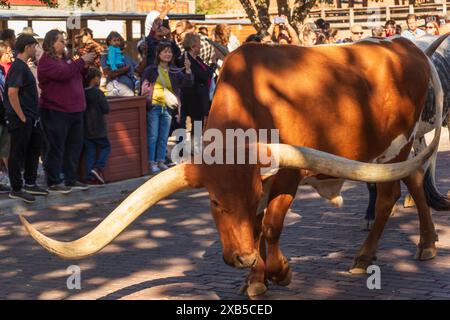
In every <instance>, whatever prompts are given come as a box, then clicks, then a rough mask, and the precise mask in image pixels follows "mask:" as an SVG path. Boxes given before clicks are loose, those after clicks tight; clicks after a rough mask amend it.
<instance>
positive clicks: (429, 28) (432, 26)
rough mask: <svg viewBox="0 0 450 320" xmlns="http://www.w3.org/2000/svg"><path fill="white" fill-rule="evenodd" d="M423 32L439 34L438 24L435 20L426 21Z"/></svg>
mask: <svg viewBox="0 0 450 320" xmlns="http://www.w3.org/2000/svg"><path fill="white" fill-rule="evenodd" d="M425 32H426V33H427V34H431V35H434V36H438V35H439V26H438V24H437V23H436V21H428V22H427V25H426V27H425Z"/></svg>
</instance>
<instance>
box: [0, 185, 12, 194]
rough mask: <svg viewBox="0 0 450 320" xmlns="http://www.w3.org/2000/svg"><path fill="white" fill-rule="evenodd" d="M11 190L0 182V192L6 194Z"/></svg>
mask: <svg viewBox="0 0 450 320" xmlns="http://www.w3.org/2000/svg"><path fill="white" fill-rule="evenodd" d="M10 192H11V188H10V187H8V186H5V185H3V184H0V194H7V193H10Z"/></svg>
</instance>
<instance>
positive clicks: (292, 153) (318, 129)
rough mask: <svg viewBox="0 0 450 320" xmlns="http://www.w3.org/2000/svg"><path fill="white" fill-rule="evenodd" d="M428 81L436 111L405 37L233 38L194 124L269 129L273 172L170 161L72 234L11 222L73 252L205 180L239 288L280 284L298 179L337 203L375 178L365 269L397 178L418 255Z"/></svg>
mask: <svg viewBox="0 0 450 320" xmlns="http://www.w3.org/2000/svg"><path fill="white" fill-rule="evenodd" d="M430 82H431V83H432V85H433V87H434V90H435V95H436V97H437V99H436V104H437V110H438V112H437V116H438V117H439V116H441V113H440V112H439V111H442V88H441V84H440V81H439V77H438V75H437V73H436V70H435V68H434V66H433V65H432V63H431V62H430V61H429V59H428V58H427V57H426V56H425V55H424V54H423V53H422V52H421V51H420V50H419V49H417V47H416V46H415V45H414V44H413V43H411V42H410V41H409V40H406V39H395V40H392V41H390V40H387V41H382V40H373V39H372V40H370V41H363V42H360V43H357V44H355V45H348V46H347V45H344V46H332V47H314V48H302V47H296V46H266V45H259V44H247V45H244V46H242V47H241V48H239V49H237V50H236V51H234V52H233V53H231V54H230V55H229V56H228V57H227V59H226V61H225V64H224V66H223V68H222V71H221V75H220V79H219V81H218V84H217V91H216V95H215V97H214V101H213V104H212V108H211V112H210V115H209V119H208V124H207V128H206V129H207V130H208V129H216V131H219V132H222V133H223V136H226V134H225V132H226V130H227V129H237V128H240V129H244V130H246V129H279V137H280V140H281V143H278V144H270V143H267V142H265V143H263V142H262V141H259V142H258V143H257V144H256V147H257V148H258V149H259V150H263V151H264V150H265V151H267V153H268V154H269V155H270V156H271V157H272V158H273V159H278V163H279V168H280V170H279V171H278V172H277V173H275V174H274V175H272V176H269V177H267V176H264V177H263V176H261V170H260V169H261V165H260V164H234V165H231V164H229V165H221V164H209V165H208V164H188V163H185V164H180V165H177V166H175V167H173V168H171V169H169V170H167V171H164V172H162V173H160V174H159V175H157V176H156V177H154V178H152V179H150V180H149V181H147V182H146V183H145V184H143V185H142V186H141V187H140V188H139V189H137V190H136V191H135V192H133V193H132V194H131V195H130V196H129V197H128V198H127V199H125V200H124V201H123V202H122V204H120V205H119V206H118V207H117V208H116V209H115V210H114V211H113V212H112V213H111V214H110V215H109V216H108V217H107V218H105V220H103V221H102V222H101V223H100V224H99V225H98V226H97V227H96V228H95V229H94V230H93V231H91V232H90V233H89V234H87V235H86V236H84V237H82V238H80V239H78V240H75V241H72V242H60V241H56V240H53V239H50V238H48V237H46V236H45V235H43V234H42V233H40V232H38V231H37V230H36V229H35V228H34V227H33V226H32V225H30V224H29V223H28V222H27V221H26V220H25V218H23V217H21V220H22V223H23V224H24V225H25V227H26V229H27V231H28V232H29V233H30V234H31V236H32V237H33V238H34V239H35V240H37V241H38V242H39V243H40V244H41V245H42V246H43V247H44V248H46V249H47V250H48V251H50V252H52V253H54V254H56V255H58V256H60V257H62V258H66V259H81V258H84V257H87V256H90V255H92V254H94V253H96V252H98V251H99V250H101V249H102V248H103V247H105V246H106V245H108V244H109V243H110V242H111V241H112V240H113V239H114V238H115V237H117V236H118V235H119V234H120V233H121V232H122V231H123V230H124V229H125V228H126V227H127V226H128V225H129V224H131V223H132V222H133V221H134V220H135V219H136V218H137V217H138V216H139V215H141V214H142V213H143V212H145V211H146V210H147V209H148V208H149V207H151V206H152V205H153V204H155V203H156V202H158V201H159V200H161V199H163V198H165V197H167V196H169V195H171V194H172V193H174V192H176V191H179V190H181V189H185V188H199V187H205V188H206V189H207V190H208V192H209V197H210V201H211V213H212V215H213V217H214V219H215V223H216V226H217V229H218V232H219V236H220V240H221V243H222V250H223V258H224V261H225V262H226V263H227V264H229V265H231V266H234V267H238V268H251V271H250V274H249V276H248V278H247V280H246V290H247V294H249V295H258V294H262V293H263V292H265V291H266V289H267V287H266V286H267V281H268V280H271V281H272V282H274V283H276V284H280V285H288V284H289V283H290V279H291V272H290V268H289V264H288V262H287V260H286V259H285V257H284V256H283V254H282V252H281V251H280V248H279V239H280V235H281V232H282V227H283V220H284V217H285V214H286V211H287V210H288V208H289V206H290V205H291V203H292V201H293V199H294V196H295V193H296V192H297V187H298V185H299V183H306V182H308V183H310V184H312V185H314V187H315V188H316V190H318V191H319V193H320V194H321V195H323V196H325V197H327V198H328V199H330V200H332V201H334V202H339V201H336V199H338V198H339V195H340V188H341V186H342V181H343V180H344V179H352V180H359V181H366V182H377V187H378V190H379V192H378V196H377V205H376V212H377V215H376V220H375V226H374V228H373V230H372V231H371V232H370V234H369V235H368V238H367V239H366V241H365V242H364V244H363V245H362V247H361V249H360V251H359V253H358V254H357V256H356V257H355V260H354V264H353V266H352V267H351V270H352V272H363V271H364V272H365V270H366V268H367V266H368V265H370V264H371V263H372V260H373V259H374V255H375V252H376V249H377V244H378V239H379V238H380V236H381V233H382V231H383V228H384V225H385V223H386V220H387V219H388V214H389V212H390V211H391V209H392V206H393V205H394V203H395V201H396V200H397V198H398V197H399V195H400V180H403V181H404V182H405V183H406V184H407V186H408V189H409V191H410V193H411V194H412V196H413V197H414V199H415V200H416V203H417V204H418V212H419V218H420V243H419V246H418V253H417V254H418V256H419V257H420V258H421V259H430V258H432V257H434V255H435V254H436V247H435V240H436V234H435V229H434V225H433V221H432V218H431V213H430V209H429V207H428V206H427V203H426V199H425V195H424V192H423V186H422V184H423V169H422V167H423V165H424V164H425V162H426V161H427V160H428V159H429V158H430V157H431V156H432V155H433V154H435V153H436V151H437V146H438V144H439V137H440V126H437V128H436V136H435V138H434V140H433V142H432V143H431V144H430V145H429V146H428V147H427V148H426V149H425V150H423V151H422V152H421V153H420V154H418V155H417V156H416V157H414V158H412V159H409V160H407V158H408V154H409V152H410V150H411V147H412V143H413V140H414V135H415V129H416V128H417V125H418V123H419V120H420V115H421V113H422V108H423V105H424V102H425V98H426V93H427V89H428V85H429V83H430ZM253 147H255V145H252V146H249V148H250V149H251V148H253ZM324 179H325V180H324ZM261 203H263V206H260V204H261ZM266 204H267V205H266ZM258 208H259V209H258ZM264 208H266V209H265V210H263V209H264ZM258 211H259V212H258ZM262 211H264V215H262V214H259V215H258V213H262ZM266 245H267V255H266V252H265V250H264V248H265V246H266ZM260 250H261V251H260Z"/></svg>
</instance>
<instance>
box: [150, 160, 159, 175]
mask: <svg viewBox="0 0 450 320" xmlns="http://www.w3.org/2000/svg"><path fill="white" fill-rule="evenodd" d="M160 172H161V169H159V168H158V165H157V164H156V163H154V162H150V174H157V173H160Z"/></svg>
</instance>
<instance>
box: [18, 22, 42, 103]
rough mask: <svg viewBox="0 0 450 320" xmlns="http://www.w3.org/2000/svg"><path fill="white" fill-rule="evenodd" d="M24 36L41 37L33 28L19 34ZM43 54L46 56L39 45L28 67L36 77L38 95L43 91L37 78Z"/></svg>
mask: <svg viewBox="0 0 450 320" xmlns="http://www.w3.org/2000/svg"><path fill="white" fill-rule="evenodd" d="M23 34H25V35H29V36H32V37H39V35H38V34H36V33H34V30H33V28H32V27H25V28H23V30H22V32H21V33H19V36H21V35H23ZM43 54H44V50H42V47H41V46H40V45H39V44H37V45H36V55H35V56H34V57H32V58H30V59H29V60H28V67H30V70H31V73H33V75H34V77H35V78H36V85H37V90H38V95H41V89H40V88H39V82H38V78H37V65H38V61H39V59H40V58H41V57H42V55H43Z"/></svg>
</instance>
